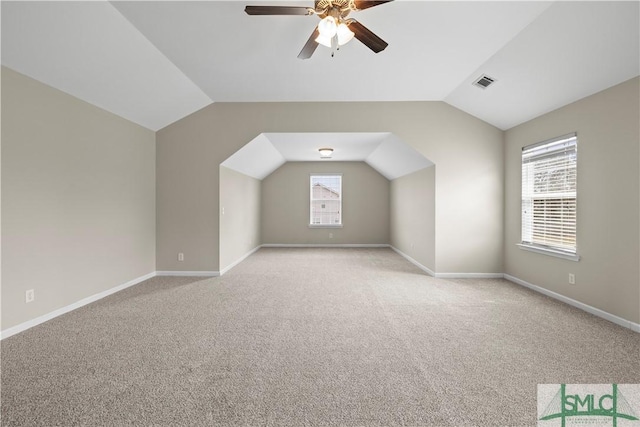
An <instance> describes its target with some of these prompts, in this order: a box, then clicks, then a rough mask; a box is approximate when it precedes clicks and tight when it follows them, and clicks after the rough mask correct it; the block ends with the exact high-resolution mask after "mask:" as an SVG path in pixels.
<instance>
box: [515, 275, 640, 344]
mask: <svg viewBox="0 0 640 427" xmlns="http://www.w3.org/2000/svg"><path fill="white" fill-rule="evenodd" d="M504 278H505V279H507V280H508V281H510V282H513V283H516V284H518V285H521V286H524V287H526V288H529V289H531V290H533V291H536V292H539V293H541V294H543V295H546V296H548V297H551V298H553V299H557V300H558V301H562V302H564V303H565V304H569V305H571V306H573V307H576V308H579V309H580V310H583V311H586V312H587V313H591V314H593V315H594V316H598V317H601V318H603V319H605V320H608V321H610V322H613V323H615V324H616V325H620V326H624V327H625V328H628V329H631V330H632V331H635V332H638V333H640V323H635V322H632V321H630V320H627V319H623V318H622V317H618V316H616V315H615V314H611V313H608V312H606V311H604V310H600V309H599V308H595V307H592V306H590V305H588V304H585V303H583V302H580V301H576V300H574V299H573V298H569V297H566V296H564V295H561V294H559V293H557V292H553V291H550V290H549V289H545V288H543V287H540V286H536V285H533V284H531V283H529V282H525V281H524V280H522V279H518V278H517V277H514V276H511V275H510V274H505V275H504Z"/></svg>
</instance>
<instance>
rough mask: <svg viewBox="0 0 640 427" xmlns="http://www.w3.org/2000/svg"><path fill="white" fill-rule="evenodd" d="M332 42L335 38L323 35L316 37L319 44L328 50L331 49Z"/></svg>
mask: <svg viewBox="0 0 640 427" xmlns="http://www.w3.org/2000/svg"><path fill="white" fill-rule="evenodd" d="M331 40H333V37H329V36H323V35H322V34H320V35H319V36H318V37H316V42H317V43H319V44H321V45H322V46H326V47H328V48H331Z"/></svg>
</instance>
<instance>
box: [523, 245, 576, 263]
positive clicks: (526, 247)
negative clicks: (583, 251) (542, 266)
mask: <svg viewBox="0 0 640 427" xmlns="http://www.w3.org/2000/svg"><path fill="white" fill-rule="evenodd" d="M516 245H517V246H518V247H519V248H520V249H524V250H525V251H530V252H535V253H538V254H542V255H548V256H552V257H556V258H562V259H568V260H569V261H576V262H577V261H580V255H578V254H569V253H566V252H561V251H554V250H553V249H547V248H542V247H540V246H534V245H527V244H525V243H517V244H516Z"/></svg>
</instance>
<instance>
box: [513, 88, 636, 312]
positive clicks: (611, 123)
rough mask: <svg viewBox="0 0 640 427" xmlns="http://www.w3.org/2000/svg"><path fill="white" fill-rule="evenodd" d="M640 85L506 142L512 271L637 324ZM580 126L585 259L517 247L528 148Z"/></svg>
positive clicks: (576, 106)
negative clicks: (570, 276)
mask: <svg viewBox="0 0 640 427" xmlns="http://www.w3.org/2000/svg"><path fill="white" fill-rule="evenodd" d="M639 83H640V79H639V78H635V79H632V80H629V81H627V82H625V83H622V84H620V85H617V86H614V87H612V88H610V89H607V90H605V91H603V92H600V93H597V94H595V95H592V96H590V97H587V98H585V99H582V100H580V101H577V102H575V103H573V104H570V105H568V106H566V107H563V108H560V109H558V110H556V111H553V112H551V113H549V114H546V115H544V116H541V117H538V118H536V119H534V120H531V121H529V122H527V123H524V124H522V125H520V126H517V127H515V128H512V129H510V130H509V131H507V132H506V145H505V163H506V180H505V230H506V233H505V272H506V273H507V274H510V275H512V276H515V277H517V278H519V279H522V280H525V281H527V282H529V283H532V284H534V285H538V286H541V287H544V288H546V289H549V290H551V291H554V292H557V293H559V294H562V295H565V296H567V297H570V298H573V299H576V300H578V301H581V302H583V303H586V304H588V305H591V306H593V307H596V308H599V309H601V310H604V311H606V312H609V313H612V314H615V315H617V316H620V317H622V318H624V319H628V320H631V321H633V322H639V321H640V274H639V271H638V264H639V260H640V250H639V243H640V242H639V239H638V236H639V232H640V230H639V229H638V228H639V226H638V222H639V218H640V211H639V196H640V186H639V181H640V177H639V176H638V175H639V172H638V170H639V168H640V163H639V161H638V159H639V147H640V135H639V131H640V108H639V103H640V99H639V94H640V84H639ZM574 131H575V132H577V133H578V211H577V221H578V231H577V247H578V254H579V255H580V257H581V260H580V261H579V262H572V261H567V260H563V259H558V258H553V257H549V256H545V255H539V254H536V253H531V252H527V251H524V250H521V249H519V248H518V247H516V243H518V242H519V241H520V224H521V221H520V194H521V189H520V176H521V149H522V147H523V146H525V145H528V144H532V143H535V142H538V141H543V140H546V139H549V138H553V137H555V136H560V135H563V134H567V133H569V132H574ZM569 273H574V274H575V275H576V284H575V285H569V283H568V274H569Z"/></svg>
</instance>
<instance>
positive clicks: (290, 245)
mask: <svg viewBox="0 0 640 427" xmlns="http://www.w3.org/2000/svg"><path fill="white" fill-rule="evenodd" d="M261 247H263V248H388V247H389V245H388V244H387V243H333V244H332V243H327V244H324V243H264V244H262V245H261Z"/></svg>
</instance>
